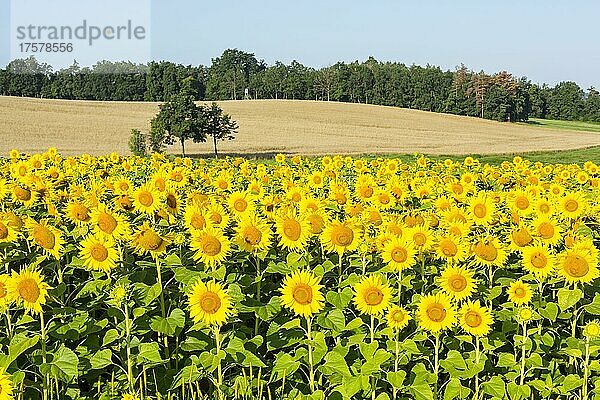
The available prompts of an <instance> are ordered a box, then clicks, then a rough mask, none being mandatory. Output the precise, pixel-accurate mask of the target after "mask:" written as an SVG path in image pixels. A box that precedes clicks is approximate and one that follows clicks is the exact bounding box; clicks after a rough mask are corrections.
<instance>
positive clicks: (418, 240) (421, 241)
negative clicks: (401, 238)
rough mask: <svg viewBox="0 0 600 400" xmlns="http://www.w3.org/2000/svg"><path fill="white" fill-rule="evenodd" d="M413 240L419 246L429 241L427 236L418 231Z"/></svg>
mask: <svg viewBox="0 0 600 400" xmlns="http://www.w3.org/2000/svg"><path fill="white" fill-rule="evenodd" d="M413 240H414V242H415V244H416V245H417V246H423V245H424V244H425V242H426V241H427V236H425V235H424V234H423V233H421V232H418V233H415V236H413Z"/></svg>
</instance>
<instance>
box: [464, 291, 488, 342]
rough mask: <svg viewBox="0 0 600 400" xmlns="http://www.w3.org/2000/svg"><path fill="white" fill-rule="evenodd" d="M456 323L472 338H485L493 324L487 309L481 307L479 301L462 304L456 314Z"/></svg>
mask: <svg viewBox="0 0 600 400" xmlns="http://www.w3.org/2000/svg"><path fill="white" fill-rule="evenodd" d="M458 322H459V324H460V326H461V327H462V328H463V329H464V330H465V332H467V333H469V334H471V335H473V336H485V335H487V334H488V333H489V332H490V330H491V326H492V324H493V323H494V319H493V317H492V312H491V310H490V309H489V308H488V307H482V306H481V305H480V304H479V300H477V301H475V302H467V303H465V304H463V306H462V307H461V308H460V311H459V312H458Z"/></svg>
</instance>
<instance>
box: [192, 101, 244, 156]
mask: <svg viewBox="0 0 600 400" xmlns="http://www.w3.org/2000/svg"><path fill="white" fill-rule="evenodd" d="M201 115H202V116H201V121H202V122H201V129H200V131H201V132H202V135H203V136H204V137H208V136H212V139H213V148H214V150H215V158H217V157H218V156H219V154H218V152H217V141H219V140H232V139H234V137H235V134H236V133H237V129H238V124H237V123H236V122H235V121H234V120H232V119H231V116H229V114H226V113H224V112H223V110H222V109H221V108H220V107H219V106H218V105H217V103H214V102H213V103H212V104H211V105H210V107H208V106H206V107H202V112H201Z"/></svg>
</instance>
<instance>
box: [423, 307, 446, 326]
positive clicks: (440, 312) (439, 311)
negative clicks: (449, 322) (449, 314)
mask: <svg viewBox="0 0 600 400" xmlns="http://www.w3.org/2000/svg"><path fill="white" fill-rule="evenodd" d="M427 316H428V317H429V319H430V320H432V321H433V322H442V321H443V320H444V318H446V309H445V308H444V306H443V305H441V304H439V303H434V304H432V305H430V306H429V308H427Z"/></svg>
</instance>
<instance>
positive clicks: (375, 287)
mask: <svg viewBox="0 0 600 400" xmlns="http://www.w3.org/2000/svg"><path fill="white" fill-rule="evenodd" d="M391 298H392V289H391V288H390V287H389V286H388V285H387V284H385V283H383V282H382V280H381V276H379V275H377V274H374V275H371V276H368V277H364V278H363V279H361V280H360V282H358V283H357V284H355V285H354V298H353V301H354V304H355V305H356V308H358V311H360V312H361V313H363V314H368V315H374V316H377V315H379V314H381V313H383V312H384V311H385V310H386V309H387V308H388V307H389V305H390V300H391Z"/></svg>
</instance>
